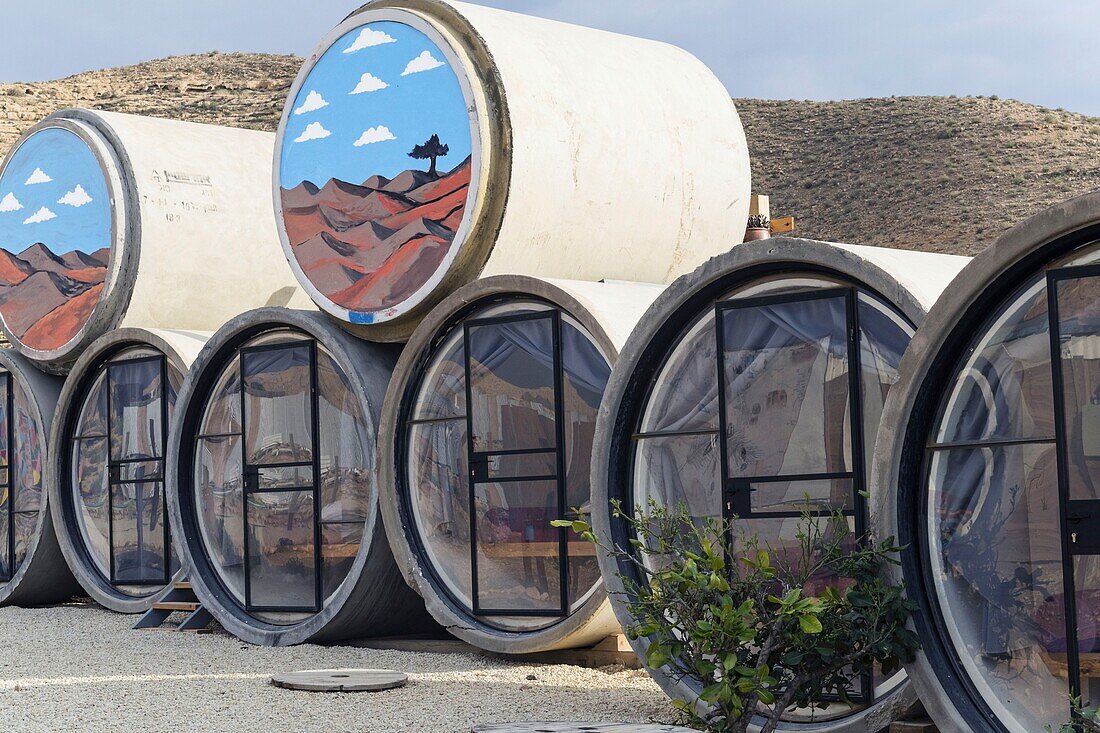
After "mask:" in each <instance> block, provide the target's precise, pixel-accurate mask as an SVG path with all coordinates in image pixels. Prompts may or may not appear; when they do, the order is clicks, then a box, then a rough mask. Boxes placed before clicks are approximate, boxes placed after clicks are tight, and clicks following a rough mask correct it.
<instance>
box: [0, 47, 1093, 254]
mask: <svg viewBox="0 0 1100 733" xmlns="http://www.w3.org/2000/svg"><path fill="white" fill-rule="evenodd" d="M301 63H302V59H300V58H297V57H294V56H272V55H264V54H239V53H232V54H219V53H210V54H203V55H198V56H177V57H171V58H166V59H158V60H156V61H149V62H147V63H143V64H138V65H137V66H128V67H123V68H118V69H105V70H102V71H90V72H87V73H84V74H77V75H75V76H71V77H68V78H66V79H61V80H58V81H50V82H39V83H33V84H0V151H6V150H7V148H8V147H9V146H10V145H11V144H12V143H13V142H14V141H15V139H16V138H17V137H18V135H19V133H20V132H22V131H23V130H25V129H26V128H27V127H29V126H30V125H31V124H33V123H34V122H36V121H37V120H39V119H40V118H42V117H44V116H45V115H47V114H49V113H50V112H53V111H54V110H57V109H60V108H62V107H71V106H86V107H95V108H98V109H107V110H116V111H119V112H133V113H137V114H148V115H153V116H157V117H174V118H178V119H185V120H194V121H197V122H210V123H214V124H224V125H236V126H239V127H250V128H255V129H262V130H274V129H275V127H276V126H277V125H278V122H279V115H280V113H281V111H282V106H283V102H284V101H285V97H286V93H287V90H288V89H289V88H290V83H291V81H292V80H293V78H294V75H295V74H296V73H297V71H298V68H299V67H300V65H301ZM737 105H738V109H739V110H740V113H741V119H742V121H743V122H744V124H745V131H746V133H747V135H748V139H749V152H750V154H751V155H752V159H753V160H752V168H753V188H754V190H756V191H758V192H760V193H767V194H770V195H771V197H772V210H773V212H774V213H776V214H777V215H783V214H793V215H794V216H795V217H796V219H797V221H798V231H797V233H798V234H800V235H802V236H807V237H818V238H822V239H838V240H845V241H850V242H859V243H863V244H877V245H882V246H888V247H903V248H907V249H925V250H930V251H935V252H955V253H960V254H974V253H976V252H978V251H980V250H981V249H982V248H983V247H984V246H985V245H986V244H988V243H989V242H990V241H992V240H993V238H994V237H995V236H996V235H997V234H998V233H999V232H1001V231H1002V230H1004V229H1005V228H1007V227H1009V226H1011V225H1012V224H1014V223H1016V222H1017V221H1019V220H1020V219H1023V218H1024V217H1026V216H1028V215H1030V214H1033V213H1035V212H1036V211H1038V210H1039V209H1041V208H1043V207H1045V206H1048V205H1050V204H1053V203H1056V202H1058V201H1061V200H1063V199H1066V198H1069V197H1071V196H1076V195H1079V194H1082V193H1086V192H1088V191H1090V190H1092V189H1093V188H1094V187H1095V184H1094V183H1093V181H1094V180H1096V175H1095V174H1096V168H1097V167H1098V166H1100V119H1096V118H1090V117H1086V116H1083V115H1078V114H1074V113H1071V112H1064V111H1061V110H1049V109H1046V108H1043V107H1038V106H1035V105H1031V104H1025V103H1022V102H1015V101H1010V100H998V99H992V98H983V97H961V98H955V97H950V98H948V97H891V98H889V99H861V100H854V101H844V102H799V101H776V100H755V99H741V100H737ZM386 183H389V182H388V181H387V182H386ZM375 184H380V185H378V186H377V187H379V188H381V187H382V186H383V185H386V184H385V183H381V182H380V181H375V182H370V183H368V185H371V186H372V187H374V186H375Z"/></svg>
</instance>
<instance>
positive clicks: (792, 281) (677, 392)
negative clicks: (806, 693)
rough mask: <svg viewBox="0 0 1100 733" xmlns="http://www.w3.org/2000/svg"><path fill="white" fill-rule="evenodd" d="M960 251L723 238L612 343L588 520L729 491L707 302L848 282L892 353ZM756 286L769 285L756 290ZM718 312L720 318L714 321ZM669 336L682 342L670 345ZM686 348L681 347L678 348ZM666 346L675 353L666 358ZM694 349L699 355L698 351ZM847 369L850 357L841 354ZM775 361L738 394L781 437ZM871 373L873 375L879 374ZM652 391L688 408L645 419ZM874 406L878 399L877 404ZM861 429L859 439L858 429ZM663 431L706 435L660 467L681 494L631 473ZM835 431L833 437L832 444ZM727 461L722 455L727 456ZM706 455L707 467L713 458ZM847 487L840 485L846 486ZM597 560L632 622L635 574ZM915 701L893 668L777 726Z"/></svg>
mask: <svg viewBox="0 0 1100 733" xmlns="http://www.w3.org/2000/svg"><path fill="white" fill-rule="evenodd" d="M966 262H967V259H966V258H963V257H953V256H948V255H932V254H924V253H918V252H905V251H899V250H887V249H880V248H875V247H860V246H854V245H846V244H834V243H827V242H816V241H810V240H801V239H792V238H786V237H780V238H775V239H771V240H765V241H761V242H756V243H749V244H744V245H739V246H737V247H734V248H733V249H732V250H731V251H730V252H728V253H726V254H724V255H720V256H718V257H715V258H713V259H711V260H710V261H709V262H707V263H705V264H704V265H702V266H700V267H699V268H698V269H696V270H695V271H694V272H692V273H690V274H687V275H684V276H683V277H681V278H679V279H678V280H676V281H675V282H673V283H672V284H671V285H670V286H669V287H668V289H667V290H666V291H665V292H664V293H663V294H662V295H661V296H660V297H659V298H658V299H657V300H656V301H655V302H654V304H653V305H652V306H651V307H650V308H649V310H648V311H647V312H646V313H645V315H644V316H643V317H642V319H641V321H640V323H639V326H638V328H637V329H635V330H634V332H633V334H632V335H631V336H630V338H629V339H628V341H627V343H626V345H625V346H624V347H623V350H622V353H621V355H620V357H619V360H618V362H617V363H616V365H615V368H614V370H613V371H612V374H611V378H610V380H609V382H608V386H607V391H606V393H605V396H604V401H603V404H602V406H601V409H600V417H599V420H598V422H597V427H596V435H595V445H594V449H593V461H592V506H593V524H594V526H595V528H596V531H597V534H598V535H599V537H600V538H602V539H603V540H604V541H605V542H607V541H610V542H613V543H614V544H615V545H616V546H618V547H625V548H629V547H630V544H629V540H630V539H631V537H630V536H629V530H628V526H627V524H626V522H625V520H624V519H622V518H621V517H614V516H612V512H611V509H610V507H609V502H610V501H611V500H616V499H617V500H619V501H621V502H622V505H623V506H624V507H628V508H629V507H633V506H635V505H637V504H642V505H643V506H644V505H645V503H646V499H647V498H653V499H655V500H657V501H658V502H659V503H660V502H662V501H663V502H664V503H666V504H668V503H673V502H675V501H676V500H677V499H678V498H683V499H684V500H685V501H688V502H689V506H690V507H691V508H692V510H693V515H694V514H699V515H701V516H715V515H717V514H718V513H721V512H724V510H723V509H722V508H721V507H722V506H723V504H724V503H725V502H726V501H727V500H728V499H727V497H729V496H730V494H729V493H728V489H726V488H725V486H726V485H727V481H728V480H722V479H721V471H720V469H725V470H726V471H730V470H732V469H729V468H727V467H726V460H730V459H725V458H720V457H719V456H721V454H723V453H724V452H725V451H726V450H727V448H726V444H725V442H724V441H723V440H722V439H721V438H720V434H721V431H720V428H719V426H720V425H721V424H722V423H721V422H720V419H719V417H718V413H719V409H718V407H716V405H721V404H724V403H723V402H721V401H719V398H718V394H719V392H718V390H719V388H718V386H717V385H718V384H719V382H718V381H717V379H718V377H717V366H714V367H708V366H707V365H708V364H711V363H716V362H714V359H716V358H718V357H717V356H716V343H715V338H716V337H715V326H714V324H713V323H711V321H710V320H708V319H714V318H716V316H715V313H716V312H717V311H716V307H718V306H720V305H728V304H731V303H733V304H735V303H736V301H737V299H738V298H743V299H745V301H746V302H748V301H750V300H755V297H754V296H758V295H759V296H761V298H764V297H772V296H777V297H778V298H779V299H782V298H784V297H787V296H790V298H791V299H795V296H797V297H802V296H803V294H804V293H808V294H810V297H813V294H814V293H816V294H818V295H824V294H827V293H830V292H833V291H835V292H836V293H850V295H843V296H842V297H845V298H851V300H848V301H847V302H848V303H850V304H854V303H860V310H862V303H863V302H864V301H863V298H867V299H868V300H867V302H869V303H870V302H872V301H873V302H874V303H877V304H878V305H877V306H876V307H877V308H879V309H880V310H881V312H882V313H884V314H892V315H890V318H891V319H892V320H891V322H892V323H894V325H893V326H891V327H890V328H892V329H893V330H894V332H895V333H894V336H893V337H891V338H893V339H894V341H896V342H897V343H896V344H895V347H894V349H893V351H895V352H897V353H895V354H893V358H894V359H900V353H901V352H900V349H901V348H904V345H905V343H906V342H907V341H908V337H909V335H911V334H912V332H913V329H914V328H915V327H916V326H917V325H919V324H920V323H921V321H922V320H923V318H924V314H925V312H926V311H927V309H928V308H929V307H931V305H932V303H934V302H935V301H936V298H937V297H938V296H939V294H940V292H941V291H942V290H943V289H944V288H945V287H946V286H947V284H948V282H950V281H951V279H952V278H953V277H954V276H955V275H956V273H957V272H958V271H959V270H960V269H961V268H962V267H963V266H964V265H965V264H966ZM764 293H767V294H768V295H767V296H765V295H764ZM759 302H761V303H762V302H763V301H762V300H761V301H759ZM777 302H778V301H777ZM787 302H789V301H787ZM846 308H847V309H848V312H849V313H851V312H852V311H853V310H855V309H856V308H855V306H854V305H848V306H846ZM721 312H726V311H721ZM735 320H736V319H735ZM857 322H858V321H857ZM723 323H726V321H725V320H723ZM883 323H886V321H883ZM708 324H710V325H708ZM806 325H810V324H806ZM849 325H851V321H850V322H849ZM708 329H709V330H708ZM685 333H687V334H689V335H690V340H685V341H682V342H681V338H682V337H684V335H685ZM862 334H863V335H862V336H861V338H860V341H859V343H864V344H865V343H866V341H867V338H868V337H867V335H866V334H867V332H866V331H864V332H862ZM847 338H848V339H849V341H851V339H853V336H852V335H851V333H848V335H847ZM681 344H682V346H681ZM678 347H679V348H681V351H677V350H676V349H677V348H678ZM685 348H686V349H688V350H687V351H682V349H685ZM849 349H851V345H849ZM848 353H851V352H850V351H849V352H848ZM677 354H679V356H680V357H681V358H679V359H677V358H676V355H677ZM705 354H709V356H704V355H705ZM708 359H709V361H708ZM876 363H877V362H876ZM895 366H896V365H895ZM848 368H849V369H850V368H851V367H850V365H849V367H848ZM677 369H679V371H677ZM776 369H777V367H776V366H775V365H770V366H768V367H767V368H766V369H765V370H764V371H762V372H761V373H759V374H756V375H755V377H753V378H752V381H751V382H749V387H748V389H749V391H753V390H760V393H759V394H757V393H756V392H753V395H755V397H753V395H749V398H750V399H749V400H748V401H749V402H751V401H752V399H756V398H759V402H758V407H759V408H760V411H759V414H758V415H757V417H758V418H759V420H760V424H761V425H764V424H765V423H766V424H767V425H770V426H771V427H770V428H768V429H767V430H766V431H765V432H766V434H765V435H761V436H758V437H760V439H761V440H763V441H766V442H770V443H772V444H775V445H782V440H781V437H780V434H781V433H782V430H783V429H784V425H786V423H782V424H774V425H773V424H772V423H770V422H768V421H767V419H768V418H767V416H768V413H769V410H770V409H771V408H770V407H769V408H767V409H765V408H764V402H765V401H767V403H768V405H770V404H771V402H772V400H770V399H767V400H766V399H765V398H766V397H767V395H768V394H770V393H777V392H782V391H783V390H784V389H785V390H786V396H787V397H790V394H791V389H794V390H795V392H794V394H795V395H796V396H797V394H799V392H798V391H797V390H798V384H799V383H798V382H797V380H795V382H793V383H783V384H780V383H778V382H776V383H773V382H775V381H776V380H779V381H781V380H782V378H783V377H782V375H781V374H776V373H775V372H776ZM666 370H668V371H666ZM780 371H781V370H780ZM746 374H747V373H746ZM879 376H880V381H881V375H879ZM672 377H678V379H677V381H676V382H675V384H676V387H675V389H672V388H669V389H667V390H665V392H663V393H662V392H660V388H661V386H662V385H663V384H665V385H670V384H673V382H671V381H670V378H672ZM859 384H860V389H859V390H858V391H859V392H860V393H862V392H863V388H862V384H863V382H862V379H861V380H860V382H859ZM804 386H805V385H803V387H804ZM847 389H848V391H847V392H846V394H848V395H851V394H852V391H853V390H852V388H851V386H850V385H849V387H848V388H847ZM659 394H664V395H665V397H666V398H668V396H669V395H674V396H675V397H676V399H678V400H679V405H680V407H681V408H683V409H685V410H687V412H686V413H683V414H681V412H678V411H677V410H675V409H672V408H675V406H676V404H677V403H676V402H675V401H672V402H668V403H667V405H666V406H665V407H666V411H661V410H658V412H657V413H656V414H657V417H656V418H652V419H651V418H650V417H647V415H648V413H647V409H646V408H647V406H649V405H650V404H652V403H651V400H654V399H657V397H655V396H654V395H659ZM773 396H774V395H773ZM668 399H671V398H668ZM846 399H847V398H846ZM666 401H667V399H666ZM780 403H782V404H784V405H785V404H786V402H785V401H784V400H782V399H779V400H778V401H777V404H780ZM738 404H739V403H738ZM856 404H862V403H861V402H857V403H856ZM669 405H671V406H672V408H669V407H668V406H669ZM841 407H842V408H843V405H842V406H841ZM874 407H876V409H877V408H881V403H879V404H877V405H874ZM730 414H733V415H736V414H739V413H730V412H729V411H728V410H727V415H730ZM851 414H862V415H863V416H864V419H865V420H866V419H867V418H868V417H870V422H869V423H868V424H867V425H863V422H864V420H858V421H851V422H852V425H851V426H850V433H849V435H850V437H851V444H852V445H853V446H855V445H863V446H866V447H865V448H864V449H863V451H862V452H864V459H865V462H869V461H870V459H871V454H870V451H871V448H872V447H873V446H874V444H875V431H876V428H877V421H876V420H875V418H876V417H877V415H874V414H872V413H871V412H868V411H865V410H864V409H862V408H861V409H860V410H859V411H856V410H851ZM708 416H709V417H708ZM712 418H713V419H712ZM837 418H838V419H837V423H836V424H844V423H845V422H847V421H846V420H845V419H844V416H843V415H842V414H841V415H838V416H837ZM725 419H733V418H725ZM824 422H825V424H828V425H830V426H832V425H833V422H834V421H832V420H829V419H828V417H827V416H826V419H825V421H824ZM704 423H706V424H704ZM712 423H713V424H712ZM872 423H873V424H872ZM734 429H736V430H737V431H738V433H742V432H745V431H746V430H750V432H751V426H750V425H748V424H744V425H742V424H737V425H733V424H731V425H729V426H728V427H727V428H726V430H727V433H729V432H730V431H731V430H734ZM811 430H812V428H811ZM826 432H828V431H826ZM746 434H747V433H746ZM861 434H862V435H863V438H864V439H863V440H857V438H858V437H859V436H860V435H861ZM662 435H665V437H666V439H672V438H670V437H669V436H670V435H677V436H688V437H686V438H684V439H685V440H700V441H704V442H706V443H707V445H709V446H710V448H709V449H705V450H703V449H701V450H703V452H702V453H700V454H698V455H697V454H696V453H694V452H693V453H691V456H692V457H691V458H690V460H689V461H688V462H682V463H679V464H675V465H670V466H668V469H669V471H671V472H675V473H676V475H677V476H678V477H679V480H680V481H681V483H682V487H681V489H682V493H684V496H683V497H680V496H679V494H677V495H676V496H673V494H674V493H675V492H673V491H672V490H671V489H668V487H665V489H661V487H660V486H657V485H656V484H655V485H654V486H655V487H656V488H652V490H649V489H646V488H645V487H646V486H648V484H643V485H638V484H635V480H634V470H635V468H634V467H635V465H636V463H635V462H636V461H637V460H641V459H640V458H639V457H638V455H637V454H636V450H637V449H636V447H635V445H636V441H642V440H645V439H649V438H654V439H658V440H660V439H661V436H662ZM809 437H810V438H812V437H813V436H809ZM836 437H837V436H834V443H835V439H836ZM842 437H843V436H842ZM822 438H824V439H825V445H826V446H827V445H828V443H829V438H828V437H827V436H825V435H823V436H822ZM747 439H748V438H746V440H747ZM638 445H640V443H638ZM826 449H827V448H826ZM654 450H657V449H656V448H654ZM668 455H669V456H670V457H671V459H673V460H675V458H676V454H675V453H673V452H671V451H670V452H669V453H668ZM746 455H747V458H746V461H747V464H746V465H749V466H753V465H755V464H753V463H752V460H753V458H752V455H753V454H752V451H751V450H750V451H749V453H748V454H746ZM785 455H786V454H785V451H784V455H783V458H782V465H781V466H778V467H777V466H770V465H769V466H766V468H770V469H774V473H773V474H769V475H774V476H782V475H784V474H786V473H787V471H784V470H782V469H783V468H784V467H786V465H787V458H786V457H785ZM852 455H853V458H852V461H853V464H855V465H852V466H851V467H850V469H849V470H850V472H851V478H850V481H851V483H852V486H853V488H854V487H860V486H863V485H865V481H866V470H861V469H866V468H867V467H866V466H862V467H861V466H860V465H858V464H859V463H860V461H859V460H858V459H857V458H856V456H857V455H858V453H857V452H856V451H855V449H853V452H852ZM681 458H683V456H681ZM730 462H731V465H732V460H730ZM794 463H797V462H796V461H795V462H794ZM707 466H712V469H708V468H707ZM737 470H740V469H737ZM712 471H713V472H712ZM653 473H654V472H653V471H652V470H650V471H649V472H648V473H646V474H645V475H646V476H649V477H650V479H653V480H657V479H659V478H660V476H657V477H654V476H653V475H652V474H653ZM749 473H752V471H749ZM727 475H729V476H734V475H735V474H734V473H727ZM738 475H739V474H738ZM871 490H872V492H874V494H876V495H877V494H879V493H882V490H881V489H880V488H879V487H878V486H876V485H873V484H872V485H871ZM847 491H849V492H851V491H852V489H847ZM852 499H853V507H854V509H853V516H857V515H858V516H857V518H856V519H855V520H854V521H855V522H856V526H857V529H858V528H861V527H863V526H864V525H865V523H866V522H867V521H868V518H867V512H866V507H865V506H863V505H862V503H861V501H860V500H859V499H858V498H856V497H855V496H853V497H852ZM835 500H836V497H835V496H832V495H830V499H829V501H835ZM845 500H847V497H845ZM734 513H735V514H737V515H738V516H740V514H741V512H740V511H738V512H734ZM600 564H601V569H602V571H603V577H604V580H605V582H606V584H607V587H608V593H609V594H610V596H611V598H612V605H613V607H614V609H615V612H616V615H617V616H618V619H619V621H620V623H621V624H622V625H623V627H624V628H628V627H630V626H631V625H633V624H634V623H635V619H634V617H633V616H632V614H631V611H630V608H629V606H628V605H627V604H626V602H625V598H624V596H623V595H622V594H623V593H624V590H625V585H624V582H623V577H626V578H630V579H631V580H632V581H634V582H642V581H643V579H642V576H641V574H640V572H639V571H638V569H637V567H636V565H635V564H634V563H633V562H631V561H628V560H626V559H624V558H622V557H617V556H614V555H611V554H609V553H600ZM631 643H632V645H633V646H634V649H635V651H636V652H637V653H638V656H639V658H641V659H644V658H645V651H646V647H647V646H648V640H646V639H644V638H643V639H635V640H632V642H631ZM649 671H650V673H651V674H652V676H653V677H654V679H655V680H656V681H657V682H658V683H659V684H660V685H661V687H662V688H663V689H664V690H665V692H666V693H668V694H669V695H670V696H671V697H673V698H675V699H678V700H684V701H687V702H689V703H695V702H696V701H697V699H698V695H699V692H700V690H699V689H696V688H695V687H694V686H693V684H692V683H691V682H690V681H689V680H686V679H683V678H680V677H678V676H676V675H674V674H673V673H672V672H670V670H668V669H665V668H659V669H650V670H649ZM915 701H916V694H915V691H914V690H913V688H912V687H911V686H910V685H909V684H908V683H907V682H905V681H904V680H901V679H900V678H899V677H898V676H895V677H894V678H893V679H892V680H891V681H890V683H889V689H888V691H884V692H883V694H882V696H881V697H879V698H878V699H875V700H874V701H873V702H872V704H870V705H868V706H866V707H863V708H858V709H854V710H846V711H842V714H840V715H837V714H836V713H835V712H834V711H833V710H826V711H824V712H821V711H819V712H818V713H817V714H816V715H810V714H807V713H806V711H802V712H797V711H792V715H791V716H789V718H788V719H786V720H785V721H784V722H783V723H781V724H780V728H779V729H780V730H784V731H859V732H860V733H877V731H879V730H881V729H882V728H884V727H886V726H888V725H889V723H890V722H891V721H892V720H895V719H897V718H898V717H899V716H900V715H901V714H903V713H905V712H906V711H908V710H909V709H910V708H911V707H912V706H913V705H914V703H915ZM700 705H703V704H702V703H700Z"/></svg>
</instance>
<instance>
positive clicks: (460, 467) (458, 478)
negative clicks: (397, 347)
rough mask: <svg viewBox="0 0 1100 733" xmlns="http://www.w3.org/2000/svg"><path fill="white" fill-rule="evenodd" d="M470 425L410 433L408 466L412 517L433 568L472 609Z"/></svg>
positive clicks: (422, 427) (415, 428)
mask: <svg viewBox="0 0 1100 733" xmlns="http://www.w3.org/2000/svg"><path fill="white" fill-rule="evenodd" d="M467 465H468V464H467V462H466V421H465V420H447V421H445V422H436V423H421V424H417V425H412V426H410V427H409V455H408V461H407V464H406V471H407V472H408V473H407V476H408V485H409V493H410V503H411V504H412V515H413V519H414V521H415V522H416V531H417V534H418V535H419V536H420V541H421V542H422V543H423V545H424V549H425V551H426V552H427V555H428V558H429V560H430V564H431V566H432V567H433V568H435V570H436V572H437V573H438V574H439V577H440V578H442V579H443V581H444V582H445V583H446V584H447V586H448V588H450V590H451V592H452V593H454V594H455V595H456V596H457V597H458V598H459V599H462V600H463V602H464V603H465V604H466V605H467V606H468V607H469V606H471V605H472V601H471V593H472V591H471V589H470V588H471V586H470V507H469V505H470V483H469V475H470V473H469V469H468V468H467Z"/></svg>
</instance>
